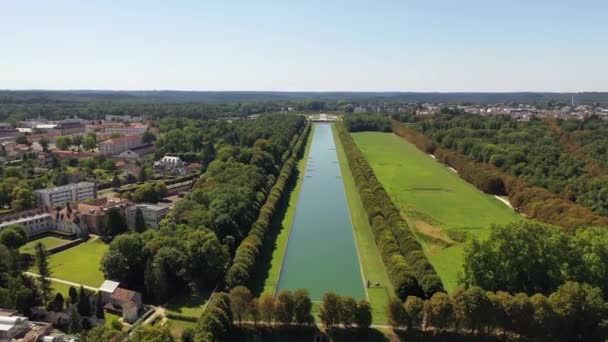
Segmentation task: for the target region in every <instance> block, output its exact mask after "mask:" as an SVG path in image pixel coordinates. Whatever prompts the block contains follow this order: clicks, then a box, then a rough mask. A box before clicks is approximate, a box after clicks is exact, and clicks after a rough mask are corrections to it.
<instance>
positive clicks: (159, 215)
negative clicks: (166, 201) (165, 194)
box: [125, 203, 169, 229]
mask: <svg viewBox="0 0 608 342" xmlns="http://www.w3.org/2000/svg"><path fill="white" fill-rule="evenodd" d="M138 208H139V209H140V210H141V213H142V214H143V216H144V221H145V222H146V226H147V227H150V228H154V229H157V228H158V224H159V223H160V221H161V220H162V219H163V218H164V217H165V215H167V213H168V212H169V206H165V205H156V204H150V203H140V204H136V205H134V206H132V207H130V208H127V210H126V212H125V214H126V215H125V216H126V218H127V225H128V226H129V228H133V227H134V226H135V215H136V213H137V209H138Z"/></svg>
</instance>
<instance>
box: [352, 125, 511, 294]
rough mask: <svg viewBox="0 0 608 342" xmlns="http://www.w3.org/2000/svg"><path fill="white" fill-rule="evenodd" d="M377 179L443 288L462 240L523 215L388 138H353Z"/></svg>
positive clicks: (453, 275)
mask: <svg viewBox="0 0 608 342" xmlns="http://www.w3.org/2000/svg"><path fill="white" fill-rule="evenodd" d="M352 135H353V138H354V139H355V142H356V143H357V145H358V146H359V148H360V149H361V151H362V152H363V154H364V156H365V158H366V159H367V161H368V162H369V164H370V165H371V167H372V169H373V170H374V173H375V174H376V177H378V179H379V180H380V182H381V183H382V185H383V186H384V187H385V189H386V191H387V192H388V194H389V195H390V196H391V198H392V200H393V201H394V202H395V205H397V206H398V207H399V208H400V210H401V214H402V216H403V217H404V218H405V219H406V220H407V222H408V224H409V225H410V228H411V229H413V230H414V231H415V233H416V236H417V238H418V240H419V241H420V242H421V243H422V245H423V247H424V249H425V253H426V254H427V256H428V257H429V259H430V261H431V263H432V264H433V266H434V267H435V269H436V270H437V272H438V273H439V276H440V277H441V279H442V281H443V283H444V285H445V287H446V289H447V290H448V291H451V290H453V289H454V288H456V286H457V278H458V273H459V272H460V270H461V269H462V262H463V244H462V242H461V241H463V240H464V239H465V238H466V237H467V236H475V237H477V238H480V239H484V238H486V237H487V236H488V234H489V232H490V229H491V225H492V224H502V223H508V222H512V221H516V220H520V219H521V216H520V215H519V214H518V213H516V212H515V211H514V210H513V209H511V208H509V207H508V206H507V205H506V204H505V203H502V202H501V201H499V200H498V199H496V198H495V197H494V196H492V195H488V194H485V193H483V192H481V191H479V190H478V189H477V188H475V187H474V186H473V185H471V184H469V183H467V182H466V181H464V180H462V179H461V178H460V177H459V176H458V174H457V173H456V172H455V171H454V170H452V169H450V168H448V167H446V166H444V165H442V164H441V163H439V162H437V161H436V160H435V159H434V158H433V157H431V156H429V155H427V154H425V153H423V152H421V151H420V150H418V149H417V148H416V147H415V146H414V145H412V144H410V143H409V142H407V141H405V140H403V139H402V138H400V137H398V136H396V135H394V134H391V133H379V132H362V133H354V134H352Z"/></svg>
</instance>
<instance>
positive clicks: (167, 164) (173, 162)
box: [154, 156, 186, 171]
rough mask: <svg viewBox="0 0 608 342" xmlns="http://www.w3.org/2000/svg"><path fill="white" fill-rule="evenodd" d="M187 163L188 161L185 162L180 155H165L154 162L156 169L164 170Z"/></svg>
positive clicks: (174, 168)
mask: <svg viewBox="0 0 608 342" xmlns="http://www.w3.org/2000/svg"><path fill="white" fill-rule="evenodd" d="M185 165H186V163H184V162H183V161H182V160H181V159H180V157H172V156H164V157H163V158H162V159H161V160H159V161H155V162H154V168H155V169H157V170H164V171H170V170H176V169H178V168H180V167H183V166H185Z"/></svg>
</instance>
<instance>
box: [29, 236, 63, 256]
mask: <svg viewBox="0 0 608 342" xmlns="http://www.w3.org/2000/svg"><path fill="white" fill-rule="evenodd" d="M66 242H69V240H65V239H61V238H58V237H54V236H47V237H43V238H41V239H36V240H32V241H30V242H28V243H26V244H25V245H23V246H21V248H19V252H20V253H22V254H31V255H34V254H36V245H37V244H38V243H41V244H42V245H43V246H44V248H45V249H48V248H53V247H57V246H59V245H62V244H64V243H66Z"/></svg>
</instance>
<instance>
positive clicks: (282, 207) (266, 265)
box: [249, 167, 300, 296]
mask: <svg viewBox="0 0 608 342" xmlns="http://www.w3.org/2000/svg"><path fill="white" fill-rule="evenodd" d="M299 177H300V170H299V169H298V168H297V167H296V168H295V170H294V172H293V173H292V174H291V177H290V179H289V183H288V184H287V188H286V189H285V192H284V193H283V195H282V196H281V200H280V201H279V205H278V207H277V210H276V211H275V212H274V215H273V216H272V222H271V223H270V229H269V230H268V234H266V237H265V239H264V244H263V246H262V251H261V253H260V260H259V261H258V262H257V263H256V268H255V271H254V275H253V279H251V284H250V286H249V288H250V289H251V292H253V294H254V295H255V296H259V295H260V294H261V293H262V292H263V291H264V283H265V282H266V279H267V278H268V274H269V273H270V267H271V261H272V253H274V251H275V250H276V249H277V237H278V236H279V234H280V233H281V231H283V229H285V227H283V219H284V218H285V215H286V214H287V209H288V208H289V199H290V198H291V195H292V193H293V191H294V190H295V187H296V184H297V183H298V178H299Z"/></svg>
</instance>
